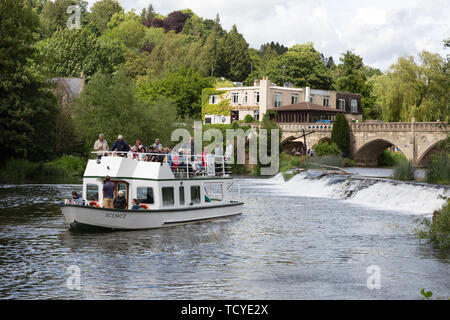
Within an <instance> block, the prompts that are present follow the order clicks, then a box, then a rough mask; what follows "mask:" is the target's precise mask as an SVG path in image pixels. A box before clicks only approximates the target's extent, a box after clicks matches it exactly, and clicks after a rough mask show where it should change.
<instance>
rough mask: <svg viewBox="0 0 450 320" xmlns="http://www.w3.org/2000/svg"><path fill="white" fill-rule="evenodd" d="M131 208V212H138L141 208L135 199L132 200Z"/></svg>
mask: <svg viewBox="0 0 450 320" xmlns="http://www.w3.org/2000/svg"><path fill="white" fill-rule="evenodd" d="M132 204H133V206H132V207H131V210H140V209H141V206H140V205H139V202H138V200H137V199H133V202H132Z"/></svg>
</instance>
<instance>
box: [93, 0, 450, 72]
mask: <svg viewBox="0 0 450 320" xmlns="http://www.w3.org/2000/svg"><path fill="white" fill-rule="evenodd" d="M95 1H96V0H88V2H89V3H90V5H92V4H93V3H94V2H95ZM119 2H120V4H121V5H122V7H124V8H125V10H127V11H128V10H130V9H132V8H134V9H136V13H140V12H141V10H142V8H144V7H148V5H149V4H150V3H151V4H152V5H153V8H154V9H155V11H156V12H158V13H161V14H163V15H167V14H168V13H170V12H172V11H174V10H180V9H186V8H189V9H191V10H192V11H194V12H195V13H196V14H197V15H198V16H200V17H202V18H205V19H214V18H215V17H216V14H219V17H220V21H221V24H222V27H223V28H225V29H226V30H230V29H231V27H232V26H233V24H235V25H236V26H237V29H238V32H240V33H242V34H243V35H244V38H245V39H246V40H247V42H248V43H249V45H250V47H252V48H255V49H259V47H260V46H261V44H263V43H266V42H271V41H274V42H279V43H280V44H283V45H285V46H287V47H290V46H292V45H294V44H296V43H305V42H309V41H311V42H313V43H314V47H315V48H316V50H318V51H320V52H322V53H323V54H324V55H325V56H326V57H329V56H332V57H333V59H334V61H335V62H336V63H337V62H338V61H339V57H340V56H341V53H344V52H346V51H347V50H351V51H353V52H354V53H356V54H358V55H360V56H362V57H363V59H364V63H365V64H367V65H369V66H372V67H376V68H380V69H382V70H386V69H387V68H389V66H391V65H392V64H393V63H395V62H396V61H397V59H398V57H400V56H405V55H408V56H411V55H412V56H415V57H417V55H418V54H419V53H420V52H421V51H422V50H427V51H431V52H434V53H439V54H441V55H442V56H446V55H447V54H450V49H447V50H445V49H444V48H443V40H444V39H447V38H449V37H450V22H449V21H450V18H449V17H450V0H359V1H358V0H352V1H350V0H284V1H282V0H119Z"/></svg>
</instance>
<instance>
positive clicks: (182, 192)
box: [178, 187, 184, 205]
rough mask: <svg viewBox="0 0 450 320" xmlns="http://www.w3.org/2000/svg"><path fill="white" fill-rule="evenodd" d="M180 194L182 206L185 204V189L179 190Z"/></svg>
mask: <svg viewBox="0 0 450 320" xmlns="http://www.w3.org/2000/svg"><path fill="white" fill-rule="evenodd" d="M178 193H179V196H180V205H183V204H184V187H180V188H179V189H178Z"/></svg>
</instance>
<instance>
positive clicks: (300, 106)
mask: <svg viewBox="0 0 450 320" xmlns="http://www.w3.org/2000/svg"><path fill="white" fill-rule="evenodd" d="M273 110H275V111H277V112H278V111H322V112H323V111H327V112H336V113H337V112H344V111H342V110H339V109H335V108H331V107H325V106H321V105H318V104H314V103H311V102H299V103H296V104H291V105H287V106H282V107H278V108H275V109H273Z"/></svg>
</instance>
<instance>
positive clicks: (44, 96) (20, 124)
mask: <svg viewBox="0 0 450 320" xmlns="http://www.w3.org/2000/svg"><path fill="white" fill-rule="evenodd" d="M38 28H39V17H38V16H37V15H36V14H35V13H34V12H33V10H32V7H31V2H26V1H17V0H2V1H0V33H1V34H2V36H1V37H0V143H1V145H2V148H3V150H2V153H1V156H0V160H2V161H3V160H5V159H8V158H11V157H19V158H28V159H30V160H42V159H48V158H50V157H51V156H52V155H53V152H54V139H55V134H54V122H55V114H56V99H55V97H54V95H53V94H52V93H51V91H50V90H49V87H48V86H47V85H46V84H45V82H44V79H42V78H40V77H38V75H36V74H33V73H32V72H31V69H30V64H31V61H32V60H33V59H35V58H36V54H37V52H36V49H35V48H34V47H33V44H34V42H35V34H36V33H37V32H38V30H39V29H38ZM11 30H14V32H11Z"/></svg>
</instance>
